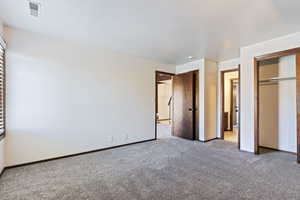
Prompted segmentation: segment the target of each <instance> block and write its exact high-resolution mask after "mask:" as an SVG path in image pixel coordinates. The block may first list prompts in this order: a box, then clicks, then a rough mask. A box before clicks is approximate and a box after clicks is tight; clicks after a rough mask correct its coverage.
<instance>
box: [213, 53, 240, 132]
mask: <svg viewBox="0 0 300 200" xmlns="http://www.w3.org/2000/svg"><path fill="white" fill-rule="evenodd" d="M239 64H240V58H235V59H231V60H226V61H222V62H219V63H218V68H219V71H218V95H217V97H218V106H217V137H221V122H220V121H221V72H222V71H225V70H231V69H238V67H239Z"/></svg>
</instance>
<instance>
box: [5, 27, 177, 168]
mask: <svg viewBox="0 0 300 200" xmlns="http://www.w3.org/2000/svg"><path fill="white" fill-rule="evenodd" d="M4 31H5V36H6V40H7V43H8V51H7V110H8V112H7V137H6V145H5V150H6V151H5V152H6V158H7V159H6V165H7V166H11V165H16V164H21V163H27V162H33V161H38V160H42V159H47V158H53V157H58V156H63V155H68V154H75V153H80V152H85V151H90V150H95V149H101V148H105V147H111V146H115V145H121V144H126V143H132V142H137V141H143V140H149V139H154V136H155V134H154V130H155V124H154V119H155V70H160V71H166V72H171V73H174V72H175V66H172V65H165V64H161V63H157V62H154V61H150V60H146V59H143V58H138V57H133V56H128V55H124V54H119V53H114V52H111V51H108V50H103V49H92V48H90V47H86V46H84V45H83V44H79V43H78V44H71V43H69V42H66V41H63V40H59V39H53V38H48V37H44V36H42V35H39V34H33V33H30V32H26V31H22V30H17V29H13V28H8V27H6V28H5V30H4Z"/></svg>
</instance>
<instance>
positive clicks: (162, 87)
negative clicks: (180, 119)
mask: <svg viewBox="0 0 300 200" xmlns="http://www.w3.org/2000/svg"><path fill="white" fill-rule="evenodd" d="M155 76H156V112H155V113H156V116H155V126H156V127H155V128H156V134H155V137H156V138H158V139H163V138H169V137H171V136H172V114H173V76H174V74H171V73H167V72H160V71H157V72H156V75H155Z"/></svg>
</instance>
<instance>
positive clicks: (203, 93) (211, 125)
mask: <svg viewBox="0 0 300 200" xmlns="http://www.w3.org/2000/svg"><path fill="white" fill-rule="evenodd" d="M193 70H199V140H200V141H206V140H210V139H214V138H216V128H217V127H216V126H217V123H216V120H217V119H216V118H217V112H216V109H217V107H216V105H217V70H218V67H217V63H216V62H214V61H210V60H208V59H201V60H196V61H193V62H188V63H185V64H182V65H177V66H176V73H177V74H180V73H185V72H189V71H193Z"/></svg>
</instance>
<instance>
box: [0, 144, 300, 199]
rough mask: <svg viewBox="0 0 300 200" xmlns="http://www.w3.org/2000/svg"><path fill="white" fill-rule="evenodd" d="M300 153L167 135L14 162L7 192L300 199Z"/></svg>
mask: <svg viewBox="0 0 300 200" xmlns="http://www.w3.org/2000/svg"><path fill="white" fill-rule="evenodd" d="M295 159H296V156H295V155H293V154H289V153H282V152H270V153H265V154H262V155H260V156H255V155H253V154H251V153H245V152H239V151H238V150H237V149H236V146H235V145H234V144H233V143H230V142H225V141H221V140H215V141H212V142H209V143H200V142H197V141H189V140H184V139H176V138H166V139H162V140H158V141H153V142H147V143H141V144H136V145H131V146H126V147H121V148H117V149H112V150H106V151H101V152H97V153H92V154H86V155H82V156H77V157H70V158H65V159H60V160H54V161H50V162H45V163H40V164H35V165H30V166H25V167H19V168H14V169H10V170H7V171H5V173H4V174H3V176H2V177H1V179H0V199H1V200H8V199H10V200H19V199H23V200H41V199H55V200H67V199H68V200H77V199H80V200H81V199H89V200H102V199H103V200H110V199H122V200H123V199H124V200H127V199H128V200H135V199H151V200H152V199H153V200H154V199H157V200H163V199H169V200H175V199H178V200H183V199H187V200H193V199H195V200H196V199H197V200H199V199H202V200H203V199H213V200H214V199H223V200H225V199H226V200H227V199H230V200H234V199H236V200H240V199H260V200H261V199H268V200H270V199H272V200H276V199H278V200H285V199H289V200H290V199H300V165H298V164H297V163H296V162H295Z"/></svg>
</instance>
